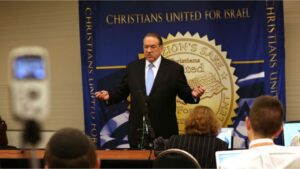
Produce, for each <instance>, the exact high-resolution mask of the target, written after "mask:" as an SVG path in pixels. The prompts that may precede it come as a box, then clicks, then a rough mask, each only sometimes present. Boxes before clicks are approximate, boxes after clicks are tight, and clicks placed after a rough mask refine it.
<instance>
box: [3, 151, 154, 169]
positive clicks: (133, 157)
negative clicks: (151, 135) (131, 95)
mask: <svg viewBox="0 0 300 169" xmlns="http://www.w3.org/2000/svg"><path fill="white" fill-rule="evenodd" d="M30 153H34V154H35V156H36V157H37V158H38V159H39V160H40V161H41V165H43V158H44V154H45V150H35V151H31V150H0V166H1V162H2V163H5V164H6V163H8V165H9V166H6V167H8V168H11V167H12V168H19V166H23V167H22V168H26V167H27V166H24V164H23V163H24V161H26V160H28V159H29V158H30ZM97 157H98V158H99V159H100V160H101V168H151V167H152V162H153V160H154V159H155V156H154V152H153V151H152V152H151V151H150V150H97ZM20 161H22V162H20ZM17 163H22V164H19V165H16V166H12V165H14V164H17ZM2 167H5V165H4V166H2Z"/></svg>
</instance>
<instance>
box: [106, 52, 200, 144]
mask: <svg viewBox="0 0 300 169" xmlns="http://www.w3.org/2000/svg"><path fill="white" fill-rule="evenodd" d="M191 91H192V89H191V88H190V87H189V86H188V84H187V80H186V77H185V75H184V69H183V66H181V65H180V64H178V63H176V62H174V61H171V60H168V59H165V58H163V57H162V60H161V64H160V67H159V69H158V72H157V75H156V77H155V80H154V84H153V87H152V90H151V93H150V95H149V96H146V87H145V59H142V60H137V61H135V62H132V63H130V64H129V65H128V66H127V68H126V73H125V76H124V78H123V79H122V82H121V84H120V86H119V87H117V88H116V89H115V90H113V91H109V94H110V98H109V104H114V103H118V102H120V101H122V100H124V99H126V98H127V96H128V95H129V94H131V110H130V115H129V132H128V140H129V143H130V146H131V147H132V148H135V147H136V146H137V144H138V142H139V140H138V139H139V138H138V132H137V129H138V128H141V127H142V117H143V112H144V110H143V105H145V104H144V103H147V108H148V110H149V119H150V122H151V125H152V128H153V129H154V133H155V137H158V136H162V137H164V138H169V137H170V136H171V135H174V134H178V126H177V120H176V96H177V95H178V96H179V97H180V98H181V99H182V100H184V101H185V102H186V103H198V102H199V99H196V101H195V99H194V98H193V96H192V94H191ZM143 102H144V103H143Z"/></svg>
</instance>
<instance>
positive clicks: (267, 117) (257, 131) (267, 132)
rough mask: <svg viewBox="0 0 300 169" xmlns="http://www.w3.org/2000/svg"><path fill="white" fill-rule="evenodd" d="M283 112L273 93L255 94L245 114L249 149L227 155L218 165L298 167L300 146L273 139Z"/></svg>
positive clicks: (236, 166)
mask: <svg viewBox="0 0 300 169" xmlns="http://www.w3.org/2000/svg"><path fill="white" fill-rule="evenodd" d="M283 112H284V110H283V106H282V104H281V103H280V101H279V100H278V99H277V98H276V97H272V96H260V97H257V98H256V99H255V100H254V103H253V105H252V107H251V110H250V113H249V115H248V117H246V127H247V131H248V138H249V141H250V144H249V150H246V151H243V152H242V153H241V155H239V156H238V157H233V158H231V159H226V161H224V162H222V163H221V164H220V167H219V168H222V169H225V168H228V169H237V168H239V169H241V168H243V169H246V168H249V169H250V168H251V169H256V168H257V169H262V168H266V169H271V168H300V149H299V147H298V148H296V147H284V146H280V145H275V144H274V142H273V139H274V138H276V137H277V136H278V135H279V134H280V133H281V131H282V120H283Z"/></svg>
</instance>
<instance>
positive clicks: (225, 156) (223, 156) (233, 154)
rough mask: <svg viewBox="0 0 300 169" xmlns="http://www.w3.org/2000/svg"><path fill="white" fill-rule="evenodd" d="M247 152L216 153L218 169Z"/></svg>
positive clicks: (229, 151)
mask: <svg viewBox="0 0 300 169" xmlns="http://www.w3.org/2000/svg"><path fill="white" fill-rule="evenodd" d="M244 151H247V150H228V151H217V152H216V164H217V168H220V165H221V164H222V163H223V162H224V161H226V160H228V159H230V158H234V157H237V156H239V155H240V154H241V153H242V152H244Z"/></svg>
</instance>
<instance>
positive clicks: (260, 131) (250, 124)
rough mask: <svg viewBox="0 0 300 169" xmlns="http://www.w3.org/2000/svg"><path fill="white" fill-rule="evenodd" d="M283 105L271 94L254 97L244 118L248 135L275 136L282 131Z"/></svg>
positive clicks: (253, 136)
mask: <svg viewBox="0 0 300 169" xmlns="http://www.w3.org/2000/svg"><path fill="white" fill-rule="evenodd" d="M282 120H283V106H282V104H281V103H280V101H279V100H278V99H277V98H276V97H273V96H259V97H257V98H255V100H254V102H253V105H252V107H251V109H250V112H249V115H248V117H247V118H246V127H247V130H248V137H249V139H250V141H251V140H254V139H257V138H272V139H273V138H275V137H277V136H278V135H279V134H280V132H281V131H282Z"/></svg>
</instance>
